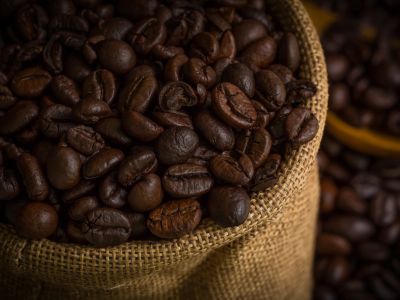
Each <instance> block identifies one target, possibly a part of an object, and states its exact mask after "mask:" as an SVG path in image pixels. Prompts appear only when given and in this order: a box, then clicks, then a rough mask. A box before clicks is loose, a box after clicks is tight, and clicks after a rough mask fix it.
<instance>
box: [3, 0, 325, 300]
mask: <svg viewBox="0 0 400 300" xmlns="http://www.w3.org/2000/svg"><path fill="white" fill-rule="evenodd" d="M266 2H267V5H268V9H269V10H270V11H271V12H272V13H273V14H274V15H275V16H276V17H277V18H279V20H280V21H281V24H282V26H283V27H284V29H286V30H289V31H292V32H294V33H295V34H296V36H297V37H298V39H299V41H300V47H301V54H302V65H301V70H300V74H301V77H302V78H305V79H309V80H311V81H313V82H315V83H317V85H318V94H317V96H316V97H314V98H313V99H312V101H309V102H308V104H307V106H308V107H309V108H311V109H312V111H313V112H314V113H315V114H316V116H317V118H318V120H319V121H320V129H319V132H318V135H317V137H316V138H315V139H314V140H313V141H312V142H311V143H309V144H307V145H305V146H302V147H300V148H299V149H293V150H291V151H290V152H289V153H288V158H287V159H286V162H285V163H284V165H283V167H282V171H281V172H280V174H279V178H280V179H279V182H278V184H277V185H276V186H275V187H273V188H271V189H269V190H268V191H266V192H265V193H259V194H257V195H254V196H253V199H252V202H251V203H252V205H251V212H250V216H249V219H248V220H247V221H246V223H245V224H244V225H242V226H239V227H236V228H230V229H222V228H220V227H218V226H215V224H213V223H212V222H210V221H205V222H203V223H202V225H201V226H200V227H199V228H198V229H197V230H196V231H195V233H194V234H192V235H190V236H185V237H183V238H181V239H179V240H173V241H164V242H157V243H150V242H131V243H126V244H124V245H121V246H118V247H113V248H105V249H96V248H92V247H86V246H78V245H69V244H68V245H66V244H57V243H53V242H49V241H34V242H32V241H26V240H23V239H20V238H18V237H17V236H16V235H15V232H14V230H13V229H12V228H11V227H10V226H7V225H0V295H2V296H3V295H4V297H7V295H10V297H11V296H13V298H14V299H15V298H17V299H30V298H32V299H38V298H39V299H54V298H57V299H63V298H66V299H87V298H93V299H101V298H102V297H103V298H105V299H111V298H112V299H141V298H143V299H149V298H150V299H153V298H156V299H196V298H198V299H205V298H207V297H208V298H212V299H296V300H297V299H307V297H308V293H309V285H310V276H309V275H310V269H311V260H312V255H313V253H312V252H313V251H312V250H313V249H312V248H313V247H312V236H313V231H314V225H315V218H316V209H315V206H316V203H317V200H318V183H317V176H316V174H315V173H316V172H315V170H314V165H315V164H314V161H315V156H316V153H317V150H318V147H319V144H320V141H321V137H322V132H323V127H324V126H323V124H324V122H325V117H326V107H327V98H328V92H327V89H328V88H327V77H326V69H325V63H324V57H323V52H322V49H321V46H320V44H319V40H318V36H317V34H316V31H315V29H314V27H313V26H312V23H311V21H310V19H309V17H308V15H307V13H306V12H305V10H304V8H303V6H302V4H301V3H300V1H299V0H267V1H266ZM23 278H27V279H29V280H24V279H23ZM15 293H18V294H15Z"/></svg>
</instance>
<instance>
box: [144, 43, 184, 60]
mask: <svg viewBox="0 0 400 300" xmlns="http://www.w3.org/2000/svg"><path fill="white" fill-rule="evenodd" d="M184 52H185V51H184V50H183V48H181V47H175V46H166V45H157V46H155V47H154V48H153V51H152V53H153V55H154V56H155V57H156V58H157V59H160V60H167V59H171V58H173V57H175V56H177V55H180V54H184Z"/></svg>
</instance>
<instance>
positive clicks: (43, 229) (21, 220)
mask: <svg viewBox="0 0 400 300" xmlns="http://www.w3.org/2000/svg"><path fill="white" fill-rule="evenodd" d="M57 226H58V215H57V212H56V210H55V209H54V208H53V206H51V205H48V204H46V203H40V202H30V203H28V204H26V205H25V206H23V207H22V209H21V210H20V212H19V213H18V216H17V224H16V228H17V232H18V234H20V235H21V236H23V237H24V238H27V239H31V240H40V239H44V238H48V237H50V236H51V235H52V234H54V233H55V232H56V230H57Z"/></svg>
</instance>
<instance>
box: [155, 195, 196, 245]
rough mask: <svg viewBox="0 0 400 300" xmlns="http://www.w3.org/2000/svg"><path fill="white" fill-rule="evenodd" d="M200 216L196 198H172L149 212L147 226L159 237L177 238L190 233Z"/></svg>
mask: <svg viewBox="0 0 400 300" xmlns="http://www.w3.org/2000/svg"><path fill="white" fill-rule="evenodd" d="M201 216H202V211H201V208H200V203H199V202H198V201H197V200H194V199H180V200H172V201H169V202H166V203H164V204H162V205H160V206H159V207H157V208H156V209H155V210H153V211H152V212H150V214H149V218H148V219H147V227H148V228H149V230H150V231H151V233H153V234H154V235H156V236H158V237H160V238H164V239H174V238H179V237H181V236H183V235H185V234H188V233H191V232H192V231H193V230H194V229H195V228H196V227H197V226H198V225H199V223H200V220H201Z"/></svg>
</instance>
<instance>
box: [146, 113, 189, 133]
mask: <svg viewBox="0 0 400 300" xmlns="http://www.w3.org/2000/svg"><path fill="white" fill-rule="evenodd" d="M153 119H154V120H155V121H156V122H157V123H158V124H160V125H161V126H164V127H168V128H169V127H175V126H179V127H188V128H192V129H193V124H192V120H191V118H190V116H189V115H188V114H186V113H184V112H173V111H165V112H164V111H158V110H156V111H154V112H153Z"/></svg>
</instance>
